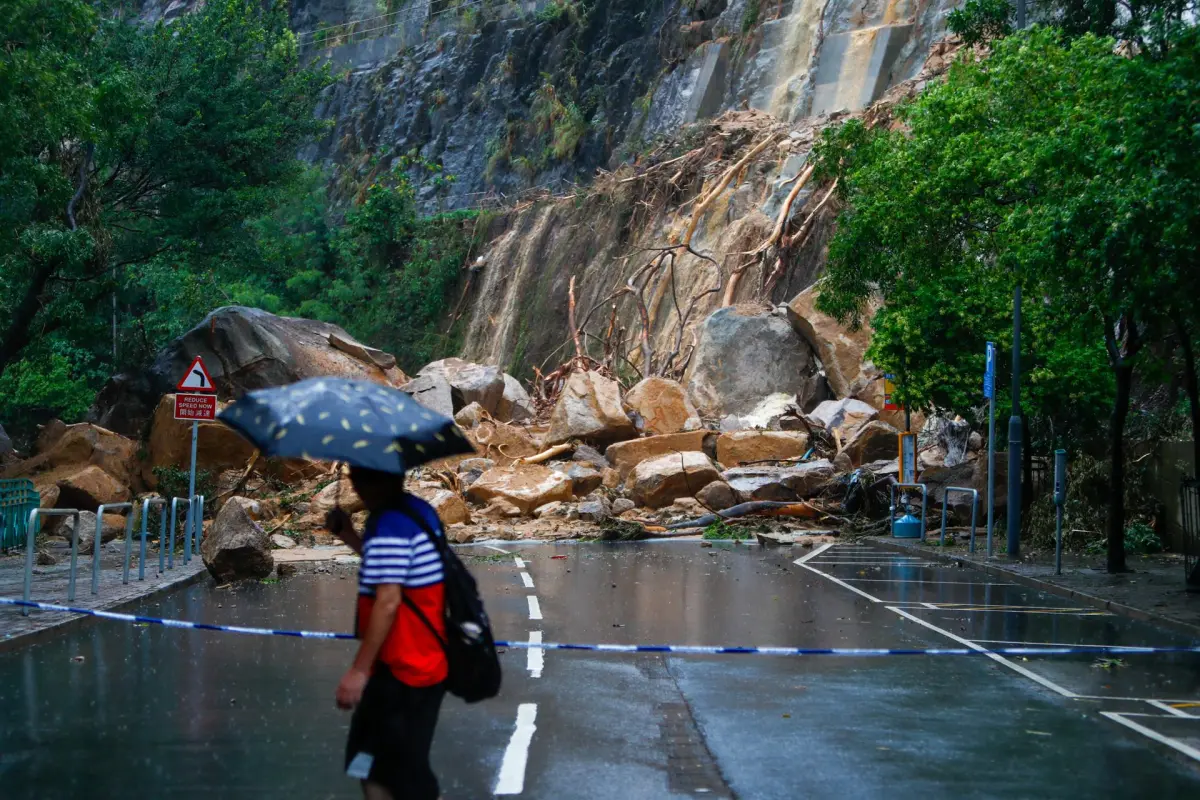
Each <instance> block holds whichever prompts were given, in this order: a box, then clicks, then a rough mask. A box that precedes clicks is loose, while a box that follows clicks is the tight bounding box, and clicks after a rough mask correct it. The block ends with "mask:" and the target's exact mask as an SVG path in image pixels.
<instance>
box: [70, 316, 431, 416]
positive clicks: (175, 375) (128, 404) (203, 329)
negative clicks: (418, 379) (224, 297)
mask: <svg viewBox="0 0 1200 800" xmlns="http://www.w3.org/2000/svg"><path fill="white" fill-rule="evenodd" d="M331 335H332V336H333V337H334V338H335V340H336V341H338V343H339V344H338V346H335V345H333V344H331V343H330V337H331ZM355 345H361V343H359V342H357V341H356V340H355V339H354V337H352V336H350V335H349V334H348V333H346V332H345V331H344V330H342V329H341V328H340V327H338V326H337V325H332V324H330V323H328V322H318V321H316V320H310V319H301V318H298V317H279V316H276V315H274V314H270V313H268V312H266V311H263V310H261V309H257V308H246V307H244V306H226V307H224V308H218V309H217V310H216V311H213V312H212V313H211V314H209V315H208V316H207V317H205V318H204V320H203V321H202V322H201V323H200V324H199V325H197V326H196V327H195V328H192V329H191V330H190V331H188V332H187V333H185V334H184V335H183V336H181V337H179V338H178V339H176V340H174V341H173V342H171V343H170V344H168V345H167V346H166V347H164V348H163V349H162V350H160V351H159V352H158V355H157V357H156V358H155V359H154V362H153V363H152V364H151V365H150V367H149V368H147V369H146V370H144V371H142V372H140V373H137V374H128V373H126V374H121V375H117V376H114V377H113V378H112V379H111V380H110V381H109V382H108V384H107V385H106V386H105V387H104V389H103V390H101V392H100V395H99V396H98V397H97V398H96V404H95V406H94V407H93V408H92V411H91V418H92V419H93V420H94V421H95V422H97V423H99V424H101V425H103V426H105V427H106V428H109V429H111V430H114V431H117V432H119V433H122V434H125V435H127V436H140V435H141V433H142V429H143V427H144V426H145V424H146V423H147V422H148V421H149V419H150V416H151V414H153V412H154V410H155V408H156V407H157V406H158V403H159V399H160V398H161V397H162V396H163V395H164V394H169V393H171V392H173V391H175V385H176V384H177V383H178V382H179V379H180V378H181V377H182V376H183V374H184V372H185V371H186V370H187V368H188V367H189V366H190V365H191V363H192V360H193V359H194V358H195V357H196V356H201V357H202V358H203V359H204V363H205V366H207V368H208V372H209V374H210V375H211V376H212V379H213V383H214V384H215V385H216V388H217V391H218V393H219V396H220V398H221V399H223V400H228V399H232V398H235V397H240V396H242V395H243V394H245V393H246V392H248V391H250V390H252V389H264V388H267V387H271V386H284V385H286V384H289V383H295V382H296V381H299V380H303V379H305V378H314V377H320V376H326V375H331V376H334V377H339V378H360V379H366V380H371V381H375V382H377V383H383V384H387V385H390V386H400V385H402V384H404V383H407V382H408V378H407V376H405V375H404V373H403V372H401V371H400V370H399V369H397V368H396V367H394V366H393V367H391V368H384V367H382V366H380V364H379V361H380V360H381V358H382V357H381V356H379V355H377V354H378V353H379V351H375V350H374V349H373V348H367V347H366V346H365V345H361V347H362V350H361V351H358V349H357V348H356V347H355ZM347 350H355V351H356V352H353V353H352V352H347ZM383 355H386V354H383ZM382 360H383V361H384V362H385V363H386V361H387V359H386V358H384V359H382Z"/></svg>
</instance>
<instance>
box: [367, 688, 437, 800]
mask: <svg viewBox="0 0 1200 800" xmlns="http://www.w3.org/2000/svg"><path fill="white" fill-rule="evenodd" d="M388 694H389V696H391V697H393V698H395V702H394V703H390V704H389V707H388V715H387V718H386V719H385V720H383V722H382V724H381V725H380V728H379V730H380V742H381V745H380V748H379V750H378V751H377V753H376V757H375V763H374V765H373V767H372V769H371V774H370V777H369V781H370V782H371V783H373V784H378V785H381V786H383V787H386V788H387V790H388V791H390V792H391V797H392V800H437V798H438V797H439V796H440V793H439V787H438V781H437V777H436V776H435V775H434V774H433V768H432V767H431V766H430V764H429V750H430V747H431V745H432V743H433V732H434V728H435V727H436V725H437V717H438V711H439V709H440V708H441V703H442V697H443V695H444V694H445V690H444V689H443V687H441V686H431V687H423V688H416V687H412V686H407V685H405V684H403V683H401V682H400V681H398V680H393V681H388Z"/></svg>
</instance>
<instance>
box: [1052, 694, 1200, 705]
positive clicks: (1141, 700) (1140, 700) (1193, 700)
mask: <svg viewBox="0 0 1200 800" xmlns="http://www.w3.org/2000/svg"><path fill="white" fill-rule="evenodd" d="M1074 699H1075V700H1128V701H1129V702H1131V703H1149V702H1150V701H1151V700H1161V701H1162V702H1164V703H1200V700H1198V699H1196V698H1195V697H1193V698H1191V699H1189V700H1181V699H1179V698H1171V697H1119V696H1117V695H1113V696H1111V697H1110V696H1109V695H1106V694H1077V695H1075V697H1074Z"/></svg>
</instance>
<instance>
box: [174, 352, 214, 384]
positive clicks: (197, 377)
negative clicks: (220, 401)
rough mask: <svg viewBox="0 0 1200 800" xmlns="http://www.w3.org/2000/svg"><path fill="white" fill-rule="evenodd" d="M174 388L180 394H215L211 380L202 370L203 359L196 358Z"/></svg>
mask: <svg viewBox="0 0 1200 800" xmlns="http://www.w3.org/2000/svg"><path fill="white" fill-rule="evenodd" d="M175 388H176V389H178V390H179V391H181V392H215V391H216V390H217V387H216V386H213V379H212V377H211V376H210V375H209V374H208V370H207V369H205V368H204V359H202V358H200V356H196V360H195V361H193V362H192V365H191V366H190V367H188V371H187V373H186V374H184V376H183V378H181V379H180V381H179V383H178V384H176V385H175Z"/></svg>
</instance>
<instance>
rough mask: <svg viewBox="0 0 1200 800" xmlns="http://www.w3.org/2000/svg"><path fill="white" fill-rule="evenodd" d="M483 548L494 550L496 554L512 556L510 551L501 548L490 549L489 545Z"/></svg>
mask: <svg viewBox="0 0 1200 800" xmlns="http://www.w3.org/2000/svg"><path fill="white" fill-rule="evenodd" d="M484 547H486V548H487V549H488V550H495V551H496V552H497V553H504V555H506V556H511V555H512V551H511V550H505V549H504V548H503V547H492V546H491V545H490V544H485V545H484Z"/></svg>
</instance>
